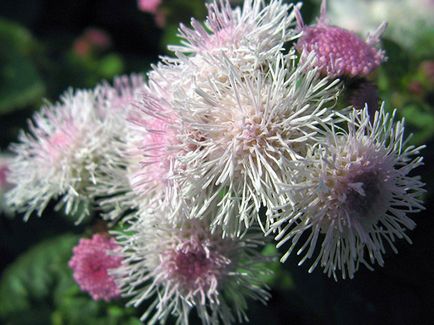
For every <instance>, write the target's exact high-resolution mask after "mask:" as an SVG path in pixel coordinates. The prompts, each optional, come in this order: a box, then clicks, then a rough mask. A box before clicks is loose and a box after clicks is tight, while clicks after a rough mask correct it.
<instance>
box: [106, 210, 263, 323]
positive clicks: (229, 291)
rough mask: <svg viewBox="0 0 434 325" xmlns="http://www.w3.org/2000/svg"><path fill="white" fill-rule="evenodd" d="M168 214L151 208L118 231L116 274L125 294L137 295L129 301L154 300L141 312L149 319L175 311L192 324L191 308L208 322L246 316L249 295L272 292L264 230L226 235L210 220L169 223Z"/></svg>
mask: <svg viewBox="0 0 434 325" xmlns="http://www.w3.org/2000/svg"><path fill="white" fill-rule="evenodd" d="M166 213H167V211H164V210H163V209H158V210H155V211H150V210H148V212H147V213H146V214H144V215H142V216H140V217H139V218H138V219H137V220H135V222H132V225H131V227H130V228H128V229H126V231H125V232H120V233H118V236H117V237H118V241H119V244H120V245H121V246H122V250H123V254H122V258H123V265H122V266H121V267H120V268H119V269H117V270H116V271H115V273H114V275H115V278H116V279H117V282H118V284H119V285H120V287H121V290H122V295H123V296H126V297H132V298H131V300H130V302H129V305H133V306H135V307H137V306H139V305H141V304H142V303H145V304H146V303H147V304H149V307H148V309H147V310H146V312H145V313H144V314H143V315H142V317H141V320H142V321H144V322H146V324H155V323H157V322H160V323H162V324H164V323H166V322H167V320H168V318H169V317H170V316H174V317H175V318H176V319H177V323H182V324H188V323H189V315H190V311H192V310H196V312H197V314H198V316H199V317H200V319H201V320H202V323H203V324H219V323H222V324H230V323H234V322H235V321H240V322H241V321H243V320H247V316H246V314H245V311H246V309H247V301H246V299H247V298H253V299H256V300H260V301H262V302H265V301H266V300H267V299H268V296H269V295H268V292H267V290H266V286H265V285H264V283H263V279H264V275H265V274H267V273H268V270H267V268H266V265H265V264H264V263H265V262H266V261H267V260H268V259H266V258H264V257H262V256H261V255H260V254H259V252H258V246H259V245H262V243H263V236H262V234H260V233H256V234H255V233H251V234H250V233H249V234H245V235H244V236H243V237H242V238H229V237H226V238H222V233H221V231H220V230H216V231H215V232H214V233H211V232H210V228H209V224H208V223H207V221H206V220H198V219H191V220H187V219H188V218H187V217H186V216H184V217H182V219H184V220H186V221H185V222H184V223H182V224H178V225H170V224H168V223H167V222H166V221H165V220H166V218H165V215H166ZM179 213H194V212H193V211H192V210H190V209H186V210H183V211H182V212H179ZM210 213H212V212H210ZM189 218H191V216H190V217H189ZM147 301H148V302H147Z"/></svg>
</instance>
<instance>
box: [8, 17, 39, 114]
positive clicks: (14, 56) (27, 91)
mask: <svg viewBox="0 0 434 325" xmlns="http://www.w3.org/2000/svg"><path fill="white" fill-rule="evenodd" d="M0 44H1V46H2V49H1V51H0V114H5V113H8V112H10V111H12V110H14V109H17V108H23V107H25V106H27V105H31V104H35V103H37V102H38V101H39V100H40V98H41V97H42V96H43V94H44V92H45V87H44V84H43V83H42V80H41V78H40V76H39V73H38V71H37V69H36V67H35V64H34V62H33V58H32V56H33V53H32V52H33V51H34V49H35V47H36V42H35V41H34V40H33V39H32V37H31V35H30V33H29V32H28V31H27V30H25V29H24V28H23V27H21V26H19V25H17V24H15V23H12V22H9V21H7V20H3V19H0Z"/></svg>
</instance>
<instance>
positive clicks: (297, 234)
mask: <svg viewBox="0 0 434 325" xmlns="http://www.w3.org/2000/svg"><path fill="white" fill-rule="evenodd" d="M394 117H395V114H392V116H390V115H389V114H388V113H386V112H385V111H384V108H383V107H382V108H381V109H380V110H379V111H378V112H377V113H376V114H375V117H374V120H373V122H372V123H371V121H370V116H369V114H368V108H365V109H364V110H363V111H361V112H357V111H354V112H353V113H352V114H351V116H350V118H349V119H348V131H344V130H343V129H340V128H339V129H332V130H331V133H330V134H329V135H328V137H327V140H326V141H324V142H323V143H322V144H320V145H318V146H316V147H314V148H313V150H312V153H311V155H310V159H308V160H307V162H306V163H300V165H299V168H298V171H297V172H294V171H295V170H296V169H295V168H294V169H293V175H294V178H295V179H297V180H296V181H294V184H295V185H294V184H291V185H284V186H283V189H285V190H287V191H290V192H292V193H295V195H294V200H295V201H296V206H295V208H294V207H293V206H292V205H291V206H290V208H289V209H288V211H285V209H281V210H280V211H278V214H279V218H280V220H279V221H278V222H277V223H276V224H275V225H274V227H275V228H276V229H279V231H280V233H279V234H278V236H277V237H276V239H277V240H279V244H278V246H282V245H283V244H284V243H286V242H289V243H290V248H289V250H288V252H287V253H286V254H285V255H284V256H283V258H282V261H285V260H286V259H287V257H288V255H289V254H290V253H291V252H292V251H293V250H294V249H295V248H296V247H299V249H298V251H297V255H303V258H302V259H301V261H300V264H302V263H304V262H305V261H306V260H307V259H311V258H313V259H314V262H313V264H312V266H311V268H310V270H309V271H312V270H313V269H315V267H316V266H317V265H320V266H321V267H323V268H324V272H325V273H327V274H328V275H329V276H330V275H333V276H334V277H335V279H336V273H337V272H341V274H342V277H343V278H346V277H347V276H348V277H349V278H352V277H353V276H354V273H355V272H356V271H357V269H358V268H359V265H360V264H362V265H365V266H366V267H368V268H369V269H372V265H373V264H375V263H378V264H380V265H381V266H382V265H383V263H384V260H383V254H385V252H386V248H387V247H390V248H391V249H392V250H393V251H394V252H397V250H396V247H395V245H394V242H395V240H396V239H401V238H405V239H406V240H407V241H408V242H410V243H411V241H410V239H409V237H408V236H407V230H411V229H413V228H414V227H415V223H414V221H413V220H412V219H411V218H410V217H409V216H408V215H409V214H413V213H416V212H419V211H420V210H422V209H423V206H422V201H421V195H422V193H423V192H424V190H423V186H424V184H423V183H422V182H421V181H420V178H419V177H418V176H413V175H412V171H413V170H414V169H415V168H417V167H418V166H420V165H421V164H422V157H420V156H419V150H420V149H421V148H422V147H414V146H406V141H404V123H403V121H398V122H395V121H394ZM305 233H306V234H307V235H304V236H302V235H303V234H305Z"/></svg>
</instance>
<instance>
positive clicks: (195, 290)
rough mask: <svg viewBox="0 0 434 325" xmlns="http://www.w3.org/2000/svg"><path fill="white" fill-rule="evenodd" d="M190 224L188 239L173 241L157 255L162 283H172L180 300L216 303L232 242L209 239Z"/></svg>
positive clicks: (227, 267)
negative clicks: (179, 294) (196, 299)
mask: <svg viewBox="0 0 434 325" xmlns="http://www.w3.org/2000/svg"><path fill="white" fill-rule="evenodd" d="M190 223H191V224H190V227H188V230H187V233H188V235H189V236H185V237H184V236H179V237H177V238H174V242H173V244H172V245H171V246H170V247H168V248H167V249H166V251H164V252H163V253H162V254H161V256H160V259H161V264H160V266H159V267H158V269H159V272H161V275H162V281H169V282H170V283H173V284H175V285H176V286H177V287H178V289H179V290H180V292H181V293H182V294H183V295H184V297H187V298H190V299H191V298H194V297H197V298H199V299H200V301H201V303H202V304H205V301H206V299H207V298H208V299H209V300H210V301H212V302H215V301H218V300H217V299H218V297H217V296H218V294H219V293H218V284H219V283H220V282H221V280H222V278H224V277H225V276H226V275H227V273H228V271H229V269H230V267H231V264H232V263H233V261H231V260H230V259H229V257H230V253H231V250H233V247H232V246H233V243H232V241H231V240H228V239H221V238H219V237H217V236H210V234H209V233H207V231H206V229H204V227H203V226H202V225H201V223H200V222H198V221H191V222H190Z"/></svg>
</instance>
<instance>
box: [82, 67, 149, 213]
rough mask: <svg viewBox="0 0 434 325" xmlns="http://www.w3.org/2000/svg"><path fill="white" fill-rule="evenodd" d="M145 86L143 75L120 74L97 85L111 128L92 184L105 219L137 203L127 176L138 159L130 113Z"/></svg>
mask: <svg viewBox="0 0 434 325" xmlns="http://www.w3.org/2000/svg"><path fill="white" fill-rule="evenodd" d="M144 89H145V82H144V79H143V76H142V75H134V74H133V75H131V76H121V77H117V78H115V79H114V81H113V85H110V84H109V83H102V84H100V85H98V86H97V87H96V90H95V92H96V94H97V98H96V102H97V109H98V115H99V116H100V118H101V121H102V123H103V125H104V126H103V127H104V129H105V130H110V132H109V136H110V138H109V139H108V140H107V146H108V147H109V150H106V153H105V156H104V160H103V161H101V162H100V164H99V166H98V169H97V170H96V176H95V178H96V179H97V182H96V183H95V184H92V185H91V186H90V188H91V191H92V193H93V194H94V195H95V196H96V197H97V203H98V205H99V207H100V208H101V210H102V212H103V213H102V216H103V217H104V218H106V219H111V220H113V219H117V218H120V217H122V216H124V215H125V214H126V213H128V212H129V211H132V210H133V209H134V208H136V207H137V198H136V195H135V193H134V192H133V191H132V188H131V184H130V181H129V178H128V172H129V170H130V169H131V165H132V164H133V163H136V160H135V159H134V157H133V156H132V155H130V153H129V149H128V143H129V141H130V136H131V134H130V132H128V121H127V120H128V117H129V115H130V114H131V111H132V109H133V103H135V101H136V100H137V98H139V97H140V94H141V93H142V91H144Z"/></svg>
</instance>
